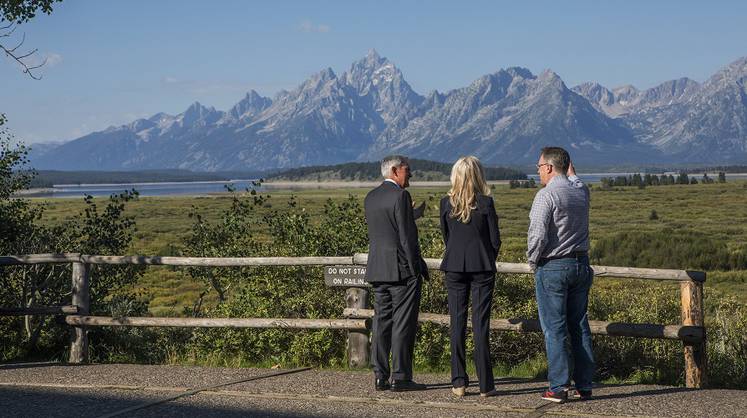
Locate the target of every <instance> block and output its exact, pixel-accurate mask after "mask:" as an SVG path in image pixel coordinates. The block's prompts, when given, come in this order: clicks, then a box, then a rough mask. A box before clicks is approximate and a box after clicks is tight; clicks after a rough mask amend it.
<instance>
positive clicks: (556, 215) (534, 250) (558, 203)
mask: <svg viewBox="0 0 747 418" xmlns="http://www.w3.org/2000/svg"><path fill="white" fill-rule="evenodd" d="M588 249H589V188H588V187H586V185H585V184H584V183H583V182H582V181H581V179H579V178H578V176H570V177H566V176H563V175H558V176H555V177H553V178H552V179H551V180H550V182H549V183H548V184H547V186H545V187H544V188H543V189H541V190H539V191H538V192H537V194H536V195H535V196H534V203H532V210H531V211H530V212H529V232H528V233H527V261H528V262H529V266H530V267H531V269H532V271H534V270H535V269H536V267H537V263H538V262H539V260H540V259H541V258H548V257H557V256H563V255H567V254H570V253H572V252H573V251H588Z"/></svg>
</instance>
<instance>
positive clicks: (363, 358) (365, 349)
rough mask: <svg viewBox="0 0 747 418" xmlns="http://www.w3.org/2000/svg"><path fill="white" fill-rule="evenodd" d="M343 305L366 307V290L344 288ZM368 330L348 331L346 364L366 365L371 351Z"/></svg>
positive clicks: (353, 365) (354, 365)
mask: <svg viewBox="0 0 747 418" xmlns="http://www.w3.org/2000/svg"><path fill="white" fill-rule="evenodd" d="M345 306H346V307H348V308H363V309H366V308H368V290H366V289H361V288H359V287H351V288H348V289H346V290H345ZM368 334H369V333H368V331H348V365H349V366H350V367H368V365H369V356H370V353H371V350H370V346H369V341H368Z"/></svg>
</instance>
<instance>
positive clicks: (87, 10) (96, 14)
mask: <svg viewBox="0 0 747 418" xmlns="http://www.w3.org/2000/svg"><path fill="white" fill-rule="evenodd" d="M745 21H747V2H743V1H720V2H717V1H714V2H703V1H653V0H649V1H635V0H628V1H619V2H612V1H531V2H517V1H453V0H452V1H369V2H363V1H322V0H317V1H310V0H309V1H281V0H276V1H263V2H260V1H219V0H216V1H204V0H202V1H192V0H178V1H177V0H168V1H167V0H163V1H155V0H153V1H145V0H130V1H124V0H119V1H116V0H107V1H94V0H65V1H63V2H62V3H59V4H57V6H56V10H55V11H54V13H53V14H52V15H51V16H40V17H38V18H37V19H35V20H34V21H32V22H30V23H28V24H25V25H23V26H21V27H20V28H19V29H18V30H17V33H20V32H25V33H26V45H28V46H29V47H34V48H39V51H40V53H39V54H38V55H39V56H40V57H42V56H46V57H48V58H49V60H50V64H49V65H47V66H46V67H45V68H43V70H42V71H41V74H42V75H43V79H42V80H41V81H34V80H31V79H28V78H27V77H26V76H24V75H23V74H21V73H20V71H18V69H17V68H16V67H15V66H14V65H13V64H12V63H10V62H9V61H8V60H7V59H6V58H4V57H3V58H0V112H3V113H5V114H6V115H7V117H8V119H9V126H10V128H11V129H12V131H13V133H14V134H15V136H16V137H17V138H18V139H20V140H23V141H25V142H27V143H33V142H46V141H55V140H68V139H72V138H75V137H78V136H81V135H83V134H86V133H90V132H92V131H96V130H101V129H104V128H106V127H108V126H110V125H119V124H123V123H127V122H130V121H132V120H134V119H136V118H138V117H146V116H150V115H152V114H154V113H157V112H159V111H164V112H167V113H171V114H177V113H180V112H182V111H184V110H185V109H186V108H187V107H188V106H189V104H190V103H192V102H194V101H196V100H197V101H200V102H201V103H203V104H204V105H208V106H215V107H216V108H217V109H221V110H225V109H227V108H229V107H230V106H232V105H233V104H234V103H236V102H237V101H238V100H240V99H241V97H243V95H244V94H245V93H246V92H247V91H248V90H249V89H255V90H257V91H258V92H259V93H260V94H263V95H266V96H273V95H274V94H275V93H276V92H278V91H279V90H281V89H292V88H293V87H295V86H296V85H298V84H299V83H301V82H302V81H303V80H305V79H306V78H307V77H308V76H310V75H311V74H313V73H315V72H317V71H319V70H321V69H323V68H326V67H331V68H332V69H333V70H334V71H335V72H336V73H338V74H339V73H341V72H343V71H345V70H346V69H347V68H348V67H349V66H350V64H351V63H352V62H353V61H355V60H357V59H360V58H361V57H363V56H364V55H365V54H366V52H367V51H368V50H369V49H371V48H375V49H376V50H377V51H378V52H379V53H380V54H381V55H382V56H385V57H387V58H389V59H390V60H392V61H393V62H394V63H395V64H396V65H397V66H398V67H399V68H400V69H401V70H402V71H403V73H404V75H405V78H406V79H407V81H408V82H409V83H410V84H411V85H412V86H413V88H414V89H415V90H416V91H417V92H419V93H421V94H425V93H427V92H428V91H430V90H433V89H437V90H439V91H448V90H449V89H453V88H457V87H462V86H465V85H467V84H469V83H470V82H471V81H473V80H474V79H476V78H478V77H480V76H481V75H484V74H487V73H491V72H495V71H497V70H498V69H500V68H506V67H510V66H522V67H527V68H529V69H530V70H531V71H532V72H534V73H538V72H540V71H542V70H544V69H547V68H549V69H552V70H553V71H555V72H557V73H558V74H559V75H560V76H561V77H562V78H563V80H564V81H565V82H566V84H567V85H568V86H569V87H571V86H574V85H576V84H579V83H581V82H584V81H598V82H600V83H602V84H603V85H605V86H608V87H615V86H619V85H623V84H633V85H635V86H636V87H638V88H648V87H652V86H654V85H656V84H657V83H660V82H662V81H666V80H670V79H673V78H678V77H683V76H687V77H690V78H693V79H695V80H697V81H703V80H705V79H706V78H708V77H709V76H710V75H712V74H713V73H714V72H715V71H717V70H718V69H719V68H720V67H722V66H724V65H726V64H728V63H729V62H731V61H733V60H735V59H737V58H739V57H741V56H745V55H747V43H745V40H747V25H745V24H744V22H745ZM6 43H8V42H6Z"/></svg>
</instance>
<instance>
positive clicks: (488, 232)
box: [441, 195, 501, 273]
mask: <svg viewBox="0 0 747 418" xmlns="http://www.w3.org/2000/svg"><path fill="white" fill-rule="evenodd" d="M450 213H451V203H450V202H449V197H448V196H446V197H444V198H443V199H441V233H442V234H443V237H444V243H446V252H445V254H444V258H443V261H442V262H441V270H443V271H453V272H465V273H467V272H478V271H493V272H494V271H496V269H495V260H496V258H497V257H498V251H499V250H500V249H501V233H500V231H499V230H498V215H497V214H496V213H495V204H494V203H493V198H492V197H490V196H482V195H480V196H478V197H477V207H476V208H475V209H473V210H472V214H471V216H470V220H469V222H468V223H466V224H465V223H462V222H461V221H459V219H456V218H452V217H451V215H450Z"/></svg>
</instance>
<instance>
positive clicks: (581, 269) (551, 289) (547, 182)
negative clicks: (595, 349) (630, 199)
mask: <svg viewBox="0 0 747 418" xmlns="http://www.w3.org/2000/svg"><path fill="white" fill-rule="evenodd" d="M537 171H538V173H539V176H540V183H542V185H544V186H545V187H544V188H543V189H541V190H539V191H538V192H537V194H536V196H535V197H534V202H533V204H532V210H531V212H530V213H529V231H528V234H527V260H528V262H529V266H530V268H531V269H532V271H533V272H534V277H535V289H536V295H537V307H538V310H539V317H540V323H541V324H542V331H543V333H544V335H545V348H546V351H547V368H548V370H547V378H548V380H549V384H550V388H549V390H547V391H545V392H544V393H543V395H542V398H543V399H545V400H548V401H552V402H561V403H562V402H565V401H566V400H567V399H568V397H569V395H570V396H571V397H575V398H580V399H583V400H585V399H589V398H590V397H591V388H592V383H591V382H592V378H593V376H594V355H593V353H592V349H591V330H590V329H589V320H588V317H587V313H586V311H587V306H588V301H589V289H590V288H591V283H592V277H593V274H594V272H593V271H592V270H591V267H590V266H589V257H588V250H589V189H588V187H586V185H585V184H584V183H583V182H582V181H581V179H579V178H578V177H577V176H576V170H575V169H574V167H573V164H572V163H571V158H570V156H569V155H568V152H567V151H566V150H564V149H563V148H559V147H547V148H543V149H542V153H541V155H540V158H539V162H538V163H537ZM568 335H570V339H571V353H568V349H567V348H566V347H567V340H568ZM569 354H572V356H573V363H574V367H573V381H574V383H575V384H576V389H575V390H574V391H570V372H569V369H570V367H569V357H570V355H569Z"/></svg>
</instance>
